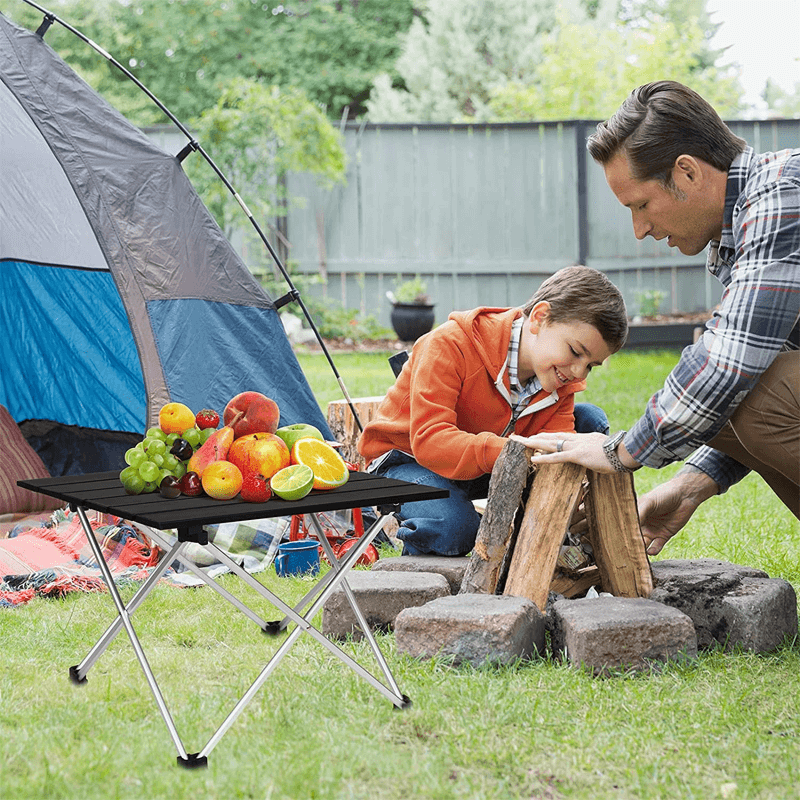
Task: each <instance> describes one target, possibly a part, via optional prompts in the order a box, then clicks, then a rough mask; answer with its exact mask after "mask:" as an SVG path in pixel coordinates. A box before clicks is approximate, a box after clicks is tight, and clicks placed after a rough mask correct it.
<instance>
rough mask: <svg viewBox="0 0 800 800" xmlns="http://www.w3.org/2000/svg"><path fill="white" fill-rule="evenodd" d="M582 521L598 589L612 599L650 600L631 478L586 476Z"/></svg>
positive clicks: (648, 573) (650, 580) (650, 583)
mask: <svg viewBox="0 0 800 800" xmlns="http://www.w3.org/2000/svg"><path fill="white" fill-rule="evenodd" d="M585 505H586V520H587V522H588V524H589V541H590V542H591V544H592V549H593V551H594V559H595V562H596V564H597V566H598V567H599V568H600V574H601V576H602V587H603V589H604V590H605V591H607V592H610V593H611V594H613V595H614V596H615V597H650V593H651V592H652V591H653V573H652V570H651V569H650V562H649V560H648V558H647V552H646V550H645V546H644V539H643V538H642V530H641V527H640V525H639V514H638V512H637V510H636V492H635V490H634V488H633V475H630V474H628V473H624V472H615V473H610V474H609V473H600V472H592V473H590V475H589V491H588V492H587V494H586V501H585Z"/></svg>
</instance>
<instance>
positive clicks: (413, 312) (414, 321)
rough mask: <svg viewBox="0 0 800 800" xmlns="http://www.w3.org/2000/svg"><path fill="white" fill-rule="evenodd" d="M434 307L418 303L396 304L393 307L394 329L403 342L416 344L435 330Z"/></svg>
mask: <svg viewBox="0 0 800 800" xmlns="http://www.w3.org/2000/svg"><path fill="white" fill-rule="evenodd" d="M433 320H434V315H433V306H432V305H431V306H423V305H418V304H416V303H395V305H393V306H392V327H393V328H394V332H395V333H396V334H397V338H398V339H400V341H401V342H415V341H416V340H417V339H419V337H420V336H422V335H424V334H426V333H427V332H428V331H429V330H430V329H431V328H433Z"/></svg>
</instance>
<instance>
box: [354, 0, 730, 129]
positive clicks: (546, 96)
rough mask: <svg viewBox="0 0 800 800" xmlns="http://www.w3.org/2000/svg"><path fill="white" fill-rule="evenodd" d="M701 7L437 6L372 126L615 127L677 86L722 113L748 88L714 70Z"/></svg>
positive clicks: (463, 1)
mask: <svg viewBox="0 0 800 800" xmlns="http://www.w3.org/2000/svg"><path fill="white" fill-rule="evenodd" d="M714 30H715V25H714V24H712V23H711V22H710V21H709V18H708V14H707V13H706V11H705V0H562V2H560V3H558V4H555V3H540V2H537V0H516V2H515V0H502V1H501V2H491V0H430V3H429V6H428V10H427V13H426V15H425V21H424V22H423V21H422V20H415V21H414V22H413V23H412V26H411V29H410V30H409V33H408V35H407V36H406V37H405V40H404V46H403V52H402V55H401V56H400V58H399V59H398V63H397V71H398V72H399V74H400V75H401V77H402V78H403V79H404V81H405V89H404V88H403V87H399V86H397V85H393V82H392V80H391V78H390V77H389V76H386V75H382V76H379V77H378V78H377V79H376V81H375V84H374V89H373V94H372V97H371V99H370V101H369V103H368V108H369V116H370V119H372V120H374V121H447V122H450V121H464V120H470V119H474V120H480V121H492V120H526V119H528V120H529V119H556V118H565V117H566V118H569V117H584V118H586V117H598V116H603V117H604V116H608V114H610V113H611V112H613V111H614V110H615V109H616V107H617V106H618V104H619V102H621V100H622V99H624V97H625V96H626V95H627V93H628V92H629V91H630V90H631V89H632V88H633V87H634V86H636V85H638V84H639V83H644V82H647V81H649V80H655V79H656V78H665V77H671V78H674V79H676V80H682V81H683V82H685V83H687V84H689V85H691V86H693V87H694V88H696V89H697V90H698V91H701V93H704V94H705V95H706V96H707V97H709V99H710V100H712V102H713V101H715V100H717V101H718V103H717V105H718V107H719V108H721V110H722V111H723V112H734V111H736V110H738V108H739V103H740V99H741V96H742V91H741V87H740V86H739V85H738V83H737V80H736V76H735V75H734V74H733V72H732V70H731V69H729V68H725V67H717V66H716V64H717V63H718V62H719V60H720V58H721V55H722V54H721V53H720V52H719V51H714V50H712V49H711V48H710V45H709V41H710V38H711V36H712V35H713V33H714Z"/></svg>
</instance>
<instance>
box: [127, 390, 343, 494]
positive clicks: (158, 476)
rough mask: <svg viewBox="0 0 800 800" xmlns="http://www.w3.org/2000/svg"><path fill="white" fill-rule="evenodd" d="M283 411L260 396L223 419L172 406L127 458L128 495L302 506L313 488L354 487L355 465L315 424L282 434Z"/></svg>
mask: <svg viewBox="0 0 800 800" xmlns="http://www.w3.org/2000/svg"><path fill="white" fill-rule="evenodd" d="M279 419H280V411H279V409H278V404H277V403H276V402H275V401H274V400H271V399H270V398H268V397H266V396H265V395H263V394H260V393H259V392H242V393H241V394H238V395H236V397H234V398H233V399H232V400H230V402H229V403H228V404H227V405H226V406H225V410H224V412H223V415H222V423H223V426H222V427H221V428H219V427H218V426H219V423H220V417H219V414H217V412H215V411H212V410H210V409H203V410H202V411H201V412H199V413H198V414H194V413H193V412H192V410H191V409H190V408H189V407H188V406H186V405H184V404H183V403H167V404H166V405H165V406H164V407H163V408H162V409H161V411H160V412H159V415H158V427H153V428H149V429H148V430H147V432H146V433H145V436H144V439H143V440H142V441H141V442H139V444H137V445H136V446H135V447H132V448H131V449H130V450H128V451H127V452H126V453H125V462H126V463H127V465H128V466H127V467H125V469H123V470H122V472H120V475H119V477H120V480H121V481H122V485H123V486H124V487H125V491H126V492H127V493H128V494H143V493H146V492H155V491H159V492H160V493H161V494H162V495H163V496H164V497H169V498H173V497H179V496H180V495H181V494H184V495H189V496H192V497H193V496H197V495H200V494H204V493H205V494H207V495H208V496H209V497H213V498H214V499H216V500H230V499H232V498H234V497H236V496H237V495H240V497H241V499H242V500H245V501H247V502H251V503H264V502H266V501H267V500H269V499H270V497H271V496H272V494H273V493H274V494H276V495H277V496H278V497H280V498H282V499H284V500H300V499H301V498H303V497H305V496H306V495H307V494H308V493H309V492H310V491H311V490H312V489H323V490H324V489H335V488H336V487H337V486H342V485H344V484H345V483H346V482H347V479H348V477H349V476H350V469H349V466H348V465H347V464H346V463H345V462H344V461H343V460H342V457H341V456H340V455H339V454H338V453H337V452H336V450H335V449H334V448H333V447H331V446H330V445H329V444H328V443H327V442H325V440H324V437H323V435H322V433H321V432H320V431H319V430H318V429H317V428H315V427H314V426H313V425H307V424H305V423H298V424H295V425H286V426H284V427H282V428H279V427H278V421H279Z"/></svg>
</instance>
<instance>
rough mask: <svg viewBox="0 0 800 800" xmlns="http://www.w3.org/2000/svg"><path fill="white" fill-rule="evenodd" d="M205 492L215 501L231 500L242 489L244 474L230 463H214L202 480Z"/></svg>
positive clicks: (205, 470)
mask: <svg viewBox="0 0 800 800" xmlns="http://www.w3.org/2000/svg"><path fill="white" fill-rule="evenodd" d="M200 480H201V481H202V482H203V491H204V492H205V493H206V494H207V495H208V496H209V497H213V498H214V499H215V500H230V499H231V498H232V497H236V495H237V494H239V492H240V490H241V488H242V473H241V472H240V471H239V467H237V466H236V465H235V464H231V462H230V461H212V462H211V463H210V464H209V465H208V466H207V467H206V468H205V469H204V470H203V475H202V477H201V478H200Z"/></svg>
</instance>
